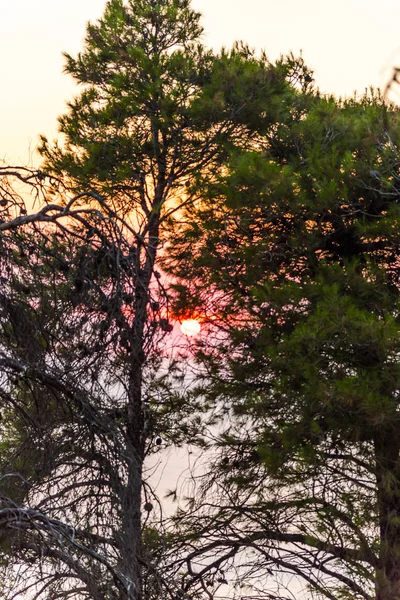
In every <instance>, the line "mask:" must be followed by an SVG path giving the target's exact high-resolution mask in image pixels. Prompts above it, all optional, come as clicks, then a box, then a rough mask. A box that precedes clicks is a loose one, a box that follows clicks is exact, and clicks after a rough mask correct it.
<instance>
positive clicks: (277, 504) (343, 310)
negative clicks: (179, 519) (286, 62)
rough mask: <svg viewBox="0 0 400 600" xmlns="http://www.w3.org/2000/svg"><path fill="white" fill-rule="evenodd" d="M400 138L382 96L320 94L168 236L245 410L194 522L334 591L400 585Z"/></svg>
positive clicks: (208, 351)
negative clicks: (177, 233)
mask: <svg viewBox="0 0 400 600" xmlns="http://www.w3.org/2000/svg"><path fill="white" fill-rule="evenodd" d="M267 110H268V108H267V106H266V111H267ZM399 134H400V128H399V121H398V116H397V111H396V110H395V109H394V108H393V107H390V106H387V105H386V104H385V102H384V101H383V100H382V99H381V98H380V97H379V96H366V97H364V98H363V99H361V100H356V99H354V100H346V101H340V100H337V99H335V98H332V97H331V98H326V97H320V96H319V94H318V93H309V94H308V95H307V96H306V97H304V98H303V111H302V113H301V115H300V117H299V118H293V107H292V106H290V105H286V119H284V120H282V121H281V123H279V124H278V126H272V127H271V128H270V129H269V131H266V132H263V134H262V140H261V142H260V143H259V145H258V147H256V148H250V149H248V150H245V151H243V150H240V151H237V150H234V151H233V152H231V154H230V158H229V161H227V163H226V170H225V172H223V173H220V174H219V175H217V176H213V177H211V178H210V177H207V176H206V177H203V178H202V179H201V181H200V182H199V185H200V187H201V189H202V193H203V198H204V200H202V201H200V202H199V203H198V204H197V205H196V206H193V207H190V208H189V209H188V214H187V215H186V220H185V223H186V232H185V237H181V238H180V239H179V240H173V241H172V242H171V244H170V247H169V259H168V261H167V266H169V268H170V269H172V271H173V272H175V273H177V274H179V276H180V282H179V283H178V284H177V285H176V291H177V300H176V310H177V312H178V313H179V311H185V310H186V307H187V306H190V307H191V309H192V310H196V311H197V313H198V314H199V315H202V317H203V319H204V322H205V324H207V325H205V327H206V328H207V334H206V335H205V336H204V338H203V339H201V340H200V342H199V344H198V353H197V357H198V361H199V362H200V364H201V365H203V368H204V370H205V374H204V375H203V377H205V381H206V383H205V384H204V385H202V386H200V390H199V392H200V393H202V394H204V395H205V397H207V398H208V400H211V401H212V402H213V403H214V405H216V406H218V410H219V411H221V412H222V413H223V414H224V415H226V416H227V417H228V425H227V426H226V427H225V430H224V431H223V433H222V435H221V436H220V437H219V441H218V444H219V446H220V448H221V452H220V457H219V459H218V460H217V461H216V464H214V465H213V476H212V478H209V479H208V482H207V485H206V487H207V488H208V490H209V494H210V496H209V500H207V496H206V497H205V498H206V499H205V500H204V495H202V498H201V499H200V500H199V502H198V508H197V511H196V512H195V513H194V517H193V514H192V515H191V517H190V518H189V519H188V521H190V523H191V524H193V522H196V523H198V532H199V538H200V539H201V537H202V536H203V535H204V536H206V537H207V538H208V545H207V548H208V550H210V551H212V554H213V555H215V553H216V552H217V551H218V550H219V552H220V556H224V555H225V554H226V553H227V549H230V550H232V552H233V553H239V552H240V551H241V550H243V549H247V550H248V551H249V552H251V553H253V554H252V557H253V558H251V559H249V558H247V563H246V565H247V570H248V573H249V577H254V576H255V575H254V573H256V574H257V576H258V577H261V576H262V575H264V576H265V577H266V579H267V580H268V573H270V575H272V572H278V573H282V571H284V572H288V573H293V574H295V575H299V576H300V577H301V578H303V579H304V580H305V583H306V584H307V585H308V587H310V589H311V590H314V593H315V594H316V596H318V597H325V598H332V599H337V598H342V597H343V598H344V597H346V598H368V599H370V598H371V599H372V598H377V599H379V600H384V599H385V600H386V599H391V600H394V599H395V598H398V595H399V585H400V584H399V564H398V539H399V532H398V524H397V522H398V515H399V508H400V507H399V504H398V498H399V491H400V480H399V465H400V458H399V445H398V444H397V441H396V440H397V438H398V433H397V431H398V427H399V423H398V414H399V408H398V399H399V363H398V356H399V281H398V265H399V243H398V242H399V223H400V221H399V215H400V213H399V210H400V208H399V200H398V198H399V181H400V180H399V176H398V165H399V140H400V138H399ZM200 518H201V519H202V520H200ZM183 521H184V519H183ZM200 523H201V524H200ZM196 555H198V552H197V549H195V550H193V556H196ZM247 556H248V554H247ZM265 585H267V583H265ZM274 589H275V594H277V593H278V591H277V588H276V587H275V588H274ZM273 597H281V596H279V595H277V596H275V595H273Z"/></svg>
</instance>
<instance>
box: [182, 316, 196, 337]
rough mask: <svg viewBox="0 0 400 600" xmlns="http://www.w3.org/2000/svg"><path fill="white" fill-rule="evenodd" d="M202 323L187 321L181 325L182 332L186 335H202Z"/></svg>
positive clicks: (192, 320) (193, 320)
mask: <svg viewBox="0 0 400 600" xmlns="http://www.w3.org/2000/svg"><path fill="white" fill-rule="evenodd" d="M200 329H201V327H200V323H199V322H198V321H196V320H195V319H185V320H184V321H182V323H181V331H182V333H184V334H185V335H189V336H190V335H197V334H198V333H200Z"/></svg>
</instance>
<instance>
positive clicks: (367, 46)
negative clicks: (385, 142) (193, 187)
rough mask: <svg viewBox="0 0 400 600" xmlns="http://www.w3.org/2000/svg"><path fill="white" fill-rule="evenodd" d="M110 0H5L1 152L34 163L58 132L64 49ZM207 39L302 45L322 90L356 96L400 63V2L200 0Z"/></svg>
mask: <svg viewBox="0 0 400 600" xmlns="http://www.w3.org/2000/svg"><path fill="white" fill-rule="evenodd" d="M104 5H105V2H104V0H69V2H68V3H65V2H57V1H55V0H35V1H32V0H1V3H0V53H1V57H2V60H1V62H0V81H1V86H2V91H1V100H0V108H1V110H0V130H1V138H0V158H3V159H6V160H7V161H8V162H14V163H27V162H28V161H29V159H30V156H31V151H32V150H34V148H35V146H36V144H37V136H38V134H39V133H45V134H46V135H47V136H49V137H54V135H55V134H56V128H57V123H56V118H57V116H58V115H59V114H60V113H61V112H63V109H64V106H65V100H67V99H68V98H71V96H72V95H73V93H74V86H73V83H72V81H71V80H70V79H69V78H68V77H66V76H65V75H62V66H63V62H62V57H61V52H62V50H66V51H68V52H70V53H72V54H75V53H76V52H77V51H78V50H79V49H80V47H81V41H82V38H83V35H84V31H85V23H86V22H87V21H88V20H89V19H90V20H93V19H96V17H98V16H100V15H101V14H102V12H103V8H104ZM193 6H194V7H195V8H196V9H198V10H199V11H200V12H202V13H203V15H204V19H203V24H204V27H205V36H204V41H205V43H206V44H208V45H210V46H213V47H215V48H218V47H220V46H221V45H223V44H225V45H228V46H229V45H231V43H232V42H233V41H234V40H235V39H243V40H246V41H247V42H249V43H250V45H252V46H254V47H256V48H261V47H263V48H265V49H266V50H267V53H268V55H269V56H270V57H271V59H274V58H276V57H277V56H279V54H281V53H287V52H289V51H290V50H293V51H294V52H295V53H298V52H299V51H300V50H301V49H302V50H303V56H304V57H305V59H306V61H307V63H308V64H309V65H310V66H311V67H312V68H314V70H315V72H316V79H317V83H318V85H319V86H320V88H321V89H322V91H324V92H333V93H336V94H337V95H339V94H342V95H343V94H345V95H351V94H352V93H353V91H354V90H357V91H358V92H362V91H363V90H364V89H365V88H366V87H368V86H369V85H371V84H373V85H374V86H384V84H385V83H386V80H387V77H388V74H389V73H390V70H391V66H392V65H393V64H395V63H396V64H397V63H399V64H400V41H399V39H398V36H399V34H398V29H399V23H400V2H398V1H397V0H380V2H379V3H377V2H376V1H372V0H336V1H335V2H334V3H333V2H328V1H327V0H302V1H301V2H299V0H279V2H277V1H276V0H193Z"/></svg>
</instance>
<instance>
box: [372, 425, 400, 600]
mask: <svg viewBox="0 0 400 600" xmlns="http://www.w3.org/2000/svg"><path fill="white" fill-rule="evenodd" d="M393 434H394V431H393V430H391V431H383V432H381V435H380V437H379V439H377V440H375V460H376V481H377V502H378V516H379V532H380V549H379V562H380V568H379V569H378V570H377V572H376V600H400V458H399V450H400V443H399V442H400V441H399V439H398V438H397V437H396V436H394V435H393Z"/></svg>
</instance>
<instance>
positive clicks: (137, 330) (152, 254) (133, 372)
mask: <svg viewBox="0 0 400 600" xmlns="http://www.w3.org/2000/svg"><path fill="white" fill-rule="evenodd" d="M154 217H155V218H154V220H155V224H154V225H153V227H151V228H150V231H149V244H148V245H147V247H146V248H144V251H145V253H146V257H145V259H144V267H143V269H140V250H141V249H142V251H143V247H142V248H140V247H139V248H138V252H137V268H136V273H137V274H136V277H137V280H136V282H135V305H134V309H135V316H134V321H133V326H132V331H131V339H130V344H131V363H130V372H129V390H128V395H129V397H128V415H127V438H128V444H129V450H130V452H129V455H130V457H131V462H130V464H129V466H128V478H127V485H126V488H125V492H124V498H123V499H122V532H121V541H122V548H121V553H122V573H123V575H124V576H125V577H126V578H127V581H128V582H129V583H128V588H129V592H128V594H127V599H128V600H142V597H143V575H142V566H141V554H142V552H141V544H142V530H141V501H142V482H143V463H144V457H145V447H146V437H147V431H146V423H145V413H144V406H143V390H142V386H143V367H144V364H145V361H146V356H145V352H144V342H145V339H144V338H145V325H146V322H147V305H148V301H149V287H150V283H151V279H152V276H153V271H154V263H155V259H156V255H157V245H158V235H159V233H158V228H159V217H158V215H154ZM129 584H130V585H129Z"/></svg>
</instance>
